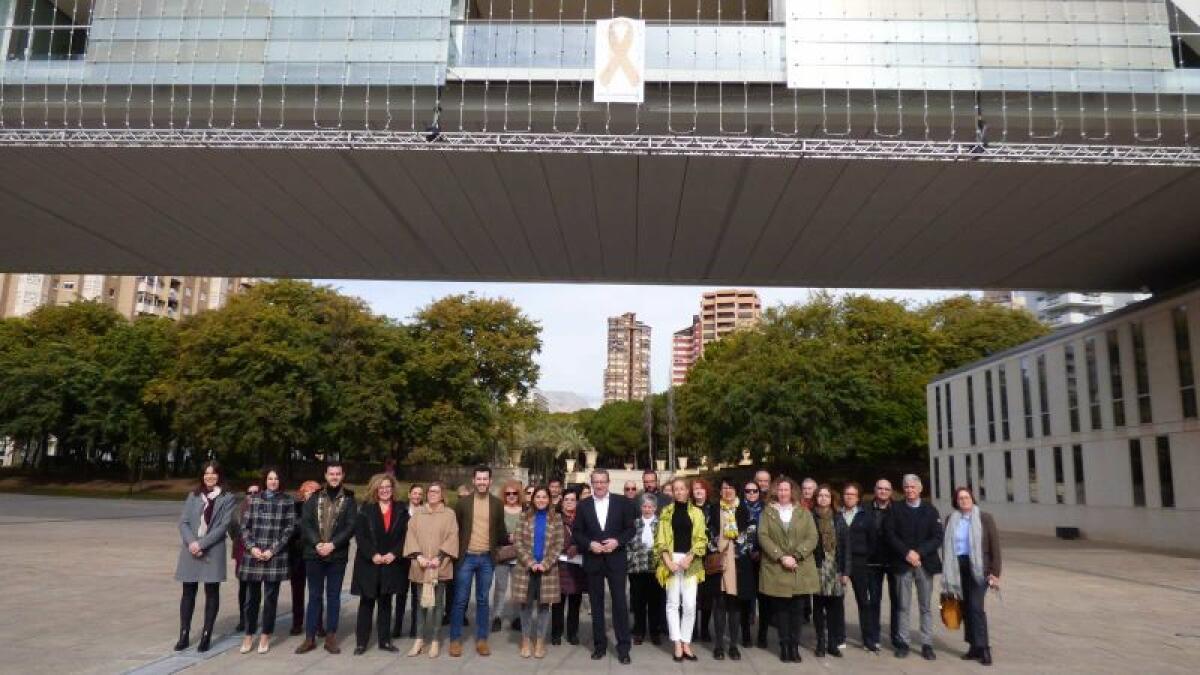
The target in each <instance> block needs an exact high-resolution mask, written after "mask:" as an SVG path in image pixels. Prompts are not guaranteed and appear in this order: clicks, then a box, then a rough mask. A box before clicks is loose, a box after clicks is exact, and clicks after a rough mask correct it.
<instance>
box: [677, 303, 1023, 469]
mask: <svg viewBox="0 0 1200 675" xmlns="http://www.w3.org/2000/svg"><path fill="white" fill-rule="evenodd" d="M1044 332H1045V328H1044V327H1041V326H1040V324H1037V322H1036V321H1035V320H1033V318H1032V317H1031V316H1029V315H1027V314H1025V313H1022V312H1013V311H1012V310H1007V309H1004V308H999V307H994V306H990V305H985V304H983V303H980V302H978V301H975V300H972V299H971V298H969V297H962V298H952V299H950V300H945V301H942V302H939V303H934V304H932V305H927V306H924V307H920V308H917V309H911V308H909V307H908V306H906V305H905V304H904V303H900V302H896V301H892V300H878V299H874V298H871V297H868V296H863V295H848V296H845V297H842V298H840V299H839V298H834V297H833V296H831V295H828V294H817V295H816V296H814V297H813V298H812V299H811V300H810V301H809V302H807V303H804V304H799V305H790V306H781V307H778V308H773V309H770V310H768V311H767V313H766V315H765V317H764V321H763V323H762V324H761V326H759V327H758V328H757V329H755V330H747V331H741V332H739V333H736V334H734V335H731V336H729V337H726V338H725V339H723V340H721V341H720V342H718V343H715V344H713V345H710V346H709V347H707V348H706V350H705V354H704V358H703V359H701V360H700V362H699V363H697V364H696V366H695V367H694V368H693V369H692V371H691V373H689V375H688V380H687V383H686V384H685V385H684V386H683V387H681V388H680V389H679V390H678V391H677V394H676V407H677V411H678V416H679V421H680V432H679V436H678V438H679V439H680V441H681V443H682V444H683V445H685V446H687V445H692V446H693V447H694V448H696V449H697V450H699V452H700V453H701V454H705V453H706V454H709V455H710V456H711V457H713V458H719V459H724V460H735V459H737V458H738V457H739V456H740V454H741V451H742V449H744V448H749V449H751V450H752V451H754V452H755V454H756V455H757V454H761V452H762V451H763V450H766V449H770V450H771V452H772V453H773V454H774V455H775V456H777V457H779V456H795V455H804V454H806V453H816V454H819V455H822V456H825V457H829V458H843V457H860V458H864V459H869V458H878V457H883V456H889V455H914V454H919V453H920V452H921V449H922V448H923V447H924V445H925V433H926V430H925V421H926V416H925V386H926V384H927V383H928V382H929V380H930V378H932V377H933V376H934V375H936V374H937V373H938V372H941V371H943V370H946V369H948V368H953V367H957V366H959V365H963V364H964V363H968V362H970V361H973V360H976V359H978V358H981V357H982V356H985V355H987V354H990V353H994V352H995V351H999V350H1002V349H1006V348H1008V347H1011V346H1014V345H1016V344H1019V343H1021V342H1024V341H1026V340H1028V339H1031V338H1032V337H1037V336H1038V335H1041V334H1044ZM693 454H695V453H693Z"/></svg>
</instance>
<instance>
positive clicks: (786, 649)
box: [779, 641, 792, 663]
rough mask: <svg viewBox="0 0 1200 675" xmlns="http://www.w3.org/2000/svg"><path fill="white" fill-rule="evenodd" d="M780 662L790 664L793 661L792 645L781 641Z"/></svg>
mask: <svg viewBox="0 0 1200 675" xmlns="http://www.w3.org/2000/svg"><path fill="white" fill-rule="evenodd" d="M779 660H780V661H782V662H784V663H788V662H790V661H791V660H792V645H790V644H788V643H787V642H783V641H780V643H779Z"/></svg>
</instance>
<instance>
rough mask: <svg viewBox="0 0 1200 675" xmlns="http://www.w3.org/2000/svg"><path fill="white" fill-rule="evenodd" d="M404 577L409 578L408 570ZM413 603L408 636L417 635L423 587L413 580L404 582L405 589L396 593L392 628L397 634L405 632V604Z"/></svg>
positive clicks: (413, 636)
mask: <svg viewBox="0 0 1200 675" xmlns="http://www.w3.org/2000/svg"><path fill="white" fill-rule="evenodd" d="M404 578H405V579H407V578H408V572H405V573H404ZM405 604H409V605H412V621H411V622H410V626H409V631H408V637H410V638H415V637H417V610H419V609H420V608H421V587H420V586H419V585H417V584H414V583H412V582H409V581H406V582H404V590H402V591H400V592H399V593H397V594H396V619H395V621H393V622H392V628H394V629H395V630H394V631H393V632H395V634H396V636H397V637H398V636H400V635H402V634H403V633H404V605H405Z"/></svg>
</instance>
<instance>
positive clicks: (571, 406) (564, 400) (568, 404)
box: [540, 390, 600, 412]
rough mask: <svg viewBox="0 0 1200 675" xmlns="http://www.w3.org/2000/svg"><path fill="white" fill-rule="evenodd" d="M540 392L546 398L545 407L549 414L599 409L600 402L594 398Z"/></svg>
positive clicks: (565, 392)
mask: <svg viewBox="0 0 1200 675" xmlns="http://www.w3.org/2000/svg"><path fill="white" fill-rule="evenodd" d="M540 391H541V393H542V395H543V396H545V397H546V405H547V407H548V408H549V411H550V412H575V411H576V410H582V409H583V408H598V407H600V401H599V399H598V398H596V397H592V396H585V395H583V394H577V393H575V392H573V391H546V390H540Z"/></svg>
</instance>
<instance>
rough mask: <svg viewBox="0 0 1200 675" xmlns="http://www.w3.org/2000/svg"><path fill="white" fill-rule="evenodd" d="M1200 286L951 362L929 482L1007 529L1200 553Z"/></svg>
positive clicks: (945, 503)
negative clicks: (972, 499) (969, 501)
mask: <svg viewBox="0 0 1200 675" xmlns="http://www.w3.org/2000/svg"><path fill="white" fill-rule="evenodd" d="M1197 354H1200V284H1192V285H1190V286H1187V287H1183V288H1180V289H1176V290H1174V291H1169V292H1164V293H1160V294H1158V295H1156V296H1154V297H1153V298H1150V299H1148V300H1145V301H1143V302H1139V303H1136V304H1132V305H1129V306H1127V307H1125V308H1123V309H1121V310H1118V311H1116V312H1113V313H1111V314H1107V315H1105V316H1103V317H1100V318H1098V319H1096V320H1093V321H1090V322H1088V323H1085V324H1081V325H1078V326H1073V327H1071V328H1066V329H1062V330H1060V331H1058V332H1055V333H1053V334H1051V335H1048V336H1046V337H1044V338H1041V339H1038V340H1034V341H1031V342H1028V343H1026V344H1023V345H1020V346H1018V347H1015V348H1013V349H1010V350H1007V351H1004V352H1001V353H998V354H995V355H993V356H990V357H988V358H985V359H983V360H980V361H977V362H975V363H971V364H969V365H966V366H964V367H962V368H959V369H957V370H954V371H951V372H948V373H943V374H942V375H939V376H938V377H936V378H935V379H934V380H933V381H932V382H930V384H929V385H928V387H927V391H926V399H927V405H928V411H929V419H928V424H929V475H930V477H931V481H930V482H931V483H932V485H930V486H928V487H927V489H926V493H927V495H928V496H929V497H930V498H931V499H933V501H934V503H935V504H936V505H937V506H938V508H939V510H941V511H942V512H943V513H946V512H948V509H950V508H951V504H950V500H951V498H952V493H953V489H954V486H956V485H965V486H967V487H970V488H971V489H972V490H973V492H974V493H975V495H976V499H978V500H979V502H980V503H981V506H982V508H984V509H986V510H988V511H990V512H991V513H992V514H994V515H995V516H996V518H997V522H998V523H999V525H1000V527H1001V528H1002V529H1005V530H1015V531H1023V532H1033V533H1040V534H1054V533H1055V532H1056V528H1059V527H1067V528H1078V530H1079V532H1080V534H1081V535H1082V536H1083V537H1084V538H1089V539H1096V540H1101V541H1109V542H1117V543H1123V544H1131V545H1136V546H1146V547H1154V548H1164V549H1178V550H1187V551H1191V552H1200V538H1197V537H1196V532H1197V531H1198V529H1197V528H1198V526H1200V490H1194V489H1192V487H1193V486H1195V485H1197V484H1198V483H1200V419H1198V418H1197V395H1196V378H1197V372H1196V370H1197V368H1196V365H1195V361H1196V356H1197Z"/></svg>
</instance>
